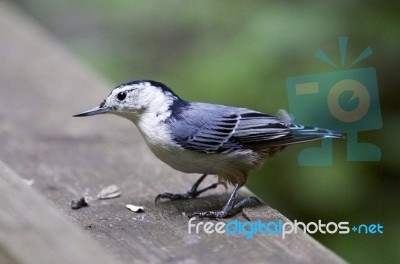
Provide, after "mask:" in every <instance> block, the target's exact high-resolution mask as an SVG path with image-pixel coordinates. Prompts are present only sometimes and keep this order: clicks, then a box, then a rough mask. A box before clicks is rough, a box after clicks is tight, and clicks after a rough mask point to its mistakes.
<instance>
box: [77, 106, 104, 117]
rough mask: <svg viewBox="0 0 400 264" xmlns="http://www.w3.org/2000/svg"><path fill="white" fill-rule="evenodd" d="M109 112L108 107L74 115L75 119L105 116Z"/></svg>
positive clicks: (97, 107)
mask: <svg viewBox="0 0 400 264" xmlns="http://www.w3.org/2000/svg"><path fill="white" fill-rule="evenodd" d="M107 112H108V108H107V107H101V106H96V107H94V108H92V109H89V110H87V111H84V112H82V113H79V114H76V115H73V117H79V116H92V115H99V114H105V113H107Z"/></svg>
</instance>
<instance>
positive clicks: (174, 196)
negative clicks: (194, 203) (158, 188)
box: [154, 174, 227, 203]
mask: <svg viewBox="0 0 400 264" xmlns="http://www.w3.org/2000/svg"><path fill="white" fill-rule="evenodd" d="M206 176H207V174H203V175H202V176H201V177H200V178H199V179H198V180H197V181H196V182H195V183H194V184H193V186H192V187H191V188H190V190H189V191H187V192H186V193H168V192H166V193H160V194H159V195H157V197H156V198H155V199H154V202H155V203H157V202H158V201H159V200H160V199H170V200H171V201H175V200H186V199H189V198H196V197H197V196H199V195H200V194H202V193H203V192H205V191H208V190H210V189H215V188H217V187H218V185H220V184H223V185H224V186H225V188H227V185H226V183H225V182H217V183H214V184H211V185H210V186H207V187H205V188H204V189H201V190H197V188H198V187H199V185H200V183H201V182H202V181H203V180H204V179H205V178H206Z"/></svg>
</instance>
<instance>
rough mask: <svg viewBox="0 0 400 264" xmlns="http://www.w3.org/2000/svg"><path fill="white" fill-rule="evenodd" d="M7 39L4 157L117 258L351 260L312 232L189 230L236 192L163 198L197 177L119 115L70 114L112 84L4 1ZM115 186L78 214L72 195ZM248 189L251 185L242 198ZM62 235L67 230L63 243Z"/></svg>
mask: <svg viewBox="0 0 400 264" xmlns="http://www.w3.org/2000/svg"><path fill="white" fill-rule="evenodd" d="M5 36H6V37H5ZM0 38H1V45H0V57H1V58H2V60H1V62H0V84H1V86H0V105H1V106H2V111H0V122H1V124H2V125H1V127H0V144H1V148H0V159H1V160H3V161H4V162H5V163H6V164H7V165H8V166H10V167H11V168H12V169H13V170H14V171H16V172H17V173H18V174H19V175H21V177H23V178H26V179H34V180H35V184H34V185H33V188H35V189H36V190H37V191H38V192H40V193H41V194H42V195H44V196H45V197H46V198H47V199H48V200H50V201H52V202H53V203H54V204H55V206H56V207H58V208H59V209H60V211H61V212H63V213H64V214H65V215H68V216H69V217H70V218H71V219H73V221H75V222H76V223H78V224H79V225H80V226H81V227H82V229H83V230H84V231H85V232H86V233H88V234H90V235H91V236H92V237H93V239H95V240H96V241H97V242H99V243H100V244H101V245H102V246H104V247H105V248H107V249H108V250H109V251H110V252H111V253H112V255H113V256H115V257H117V258H118V259H119V260H121V261H123V262H125V263H143V262H150V263H164V262H174V263H175V262H184V263H200V262H201V263H209V262H220V263H238V262H246V263H247V262H253V263H261V262H264V263H276V262H295V263H310V262H312V263H342V262H343V260H341V259H340V258H339V257H337V256H336V255H335V254H334V253H332V252H331V251H329V250H328V249H326V248H324V247H323V246H322V245H321V244H319V243H318V242H317V241H315V240H314V239H312V238H311V237H309V236H308V235H304V234H297V235H291V236H289V237H288V238H286V239H282V238H281V237H280V236H275V235H256V236H254V237H252V238H251V239H246V238H245V237H244V236H243V235H238V236H233V235H229V234H223V235H219V234H216V233H214V234H205V233H204V232H203V233H200V234H189V233H188V218H187V216H186V215H187V214H190V213H193V212H197V211H202V210H213V209H219V208H220V207H221V206H223V204H224V203H225V201H226V199H227V198H228V196H229V192H226V191H225V190H224V188H222V187H221V188H218V189H217V190H215V191H212V192H210V193H209V194H207V195H204V196H202V197H199V198H198V199H195V200H189V201H177V202H161V203H159V204H157V205H155V204H154V198H155V196H156V195H157V194H158V193H160V192H165V191H171V192H183V191H185V190H186V189H187V188H188V187H189V186H190V185H191V184H192V183H193V182H194V181H195V180H196V178H197V177H198V175H186V174H182V173H179V172H176V171H174V170H172V169H171V168H169V167H168V166H166V165H165V164H163V163H161V162H160V161H159V160H157V159H156V158H155V157H154V156H153V155H152V154H151V153H150V152H149V150H148V148H147V146H146V145H145V143H144V141H143V139H142V138H141V136H140V134H139V133H138V131H137V129H136V128H134V126H133V125H132V124H130V123H129V122H127V121H126V120H123V119H121V118H117V117H112V116H98V117H93V118H79V119H77V118H72V117H71V116H72V114H75V113H77V112H79V111H80V110H85V109H86V108H88V107H91V106H95V105H97V104H98V103H100V102H101V100H102V99H104V97H105V96H106V95H107V94H108V90H109V89H111V87H112V86H111V85H109V84H107V82H105V81H104V80H102V79H101V77H99V76H97V75H96V74H94V73H93V72H91V71H90V70H88V69H87V68H86V67H85V66H83V65H82V64H81V63H80V62H79V61H78V60H77V59H75V58H74V57H73V56H72V55H71V54H70V53H69V52H68V51H66V50H65V49H64V48H63V47H62V46H61V45H59V44H58V43H57V42H56V41H54V40H53V39H52V38H51V37H49V36H48V35H47V34H46V33H45V32H43V31H42V30H41V29H40V28H39V27H37V26H36V25H35V24H34V23H32V21H29V20H27V19H26V18H24V17H23V16H22V15H21V14H20V13H19V12H17V11H16V10H15V9H14V8H13V7H12V6H11V5H7V4H5V3H4V2H2V3H0ZM212 181H215V179H212V178H211V177H210V179H208V182H209V183H210V182H212ZM109 184H117V185H118V186H119V187H120V188H121V190H122V196H121V197H119V198H116V199H110V200H102V201H99V200H96V201H93V202H92V203H91V204H90V206H89V207H88V208H83V209H80V210H77V211H72V210H71V209H70V201H71V199H76V198H79V197H80V196H81V195H82V194H83V193H87V194H90V195H92V196H95V195H96V194H97V192H98V191H100V189H101V188H103V187H105V186H107V185H109ZM12 195H15V196H18V193H13V194H12ZM19 195H21V194H19ZM248 195H250V192H249V191H248V190H247V189H245V188H244V189H243V190H242V191H241V197H244V196H248ZM127 203H130V204H135V205H142V206H144V207H145V212H144V213H141V214H137V213H133V212H131V211H129V210H127V209H126V208H125V204H127ZM0 210H1V208H0ZM246 214H247V215H248V216H249V217H251V219H254V220H258V219H260V220H262V221H263V222H266V221H278V220H283V221H288V220H287V219H286V218H285V217H284V216H282V215H281V214H280V213H279V212H277V211H276V210H274V209H272V208H270V207H269V206H267V205H263V206H260V207H256V208H250V209H247V210H246ZM2 217H5V216H2ZM61 218H62V217H61ZM235 219H239V220H240V221H245V219H243V218H242V217H241V216H240V215H238V216H237V217H234V218H231V219H228V220H223V221H224V222H228V221H232V220H235ZM38 220H39V219H38ZM56 233H58V231H57V232H56ZM19 234H20V233H16V234H15V236H16V237H17V238H18V236H19ZM10 235H12V234H10ZM37 235H38V236H40V235H41V234H37ZM63 235H64V233H63V232H62V231H60V235H59V237H60V241H61V242H62V241H63V240H62V237H63ZM61 242H60V243H61ZM1 243H2V244H1V245H0V246H2V247H3V243H6V245H8V246H12V244H8V242H7V241H1ZM82 250H86V249H85V247H82ZM0 251H1V250H0ZM43 254H45V253H43ZM27 255H29V254H28V253H27Z"/></svg>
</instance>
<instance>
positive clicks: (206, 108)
mask: <svg viewBox="0 0 400 264" xmlns="http://www.w3.org/2000/svg"><path fill="white" fill-rule="evenodd" d="M104 113H110V114H115V115H118V116H122V117H125V118H127V119H129V120H131V121H132V122H133V123H134V124H135V125H136V126H137V127H138V129H139V131H140V132H141V134H142V135H143V137H144V139H145V141H146V143H147V145H148V146H149V148H150V150H151V151H152V152H153V153H154V154H155V155H156V156H157V157H158V158H159V159H160V160H162V161H163V162H165V163H166V164H168V165H169V166H171V167H172V168H174V169H176V170H179V171H182V172H185V173H200V174H203V175H202V176H201V178H200V179H199V180H198V181H197V182H196V183H195V184H194V185H193V186H192V188H191V189H190V190H189V191H188V192H187V193H184V194H173V193H163V194H159V195H158V196H157V197H156V202H157V200H159V199H161V198H167V199H172V200H177V199H186V198H195V197H196V196H198V195H199V194H200V193H202V192H204V191H206V190H209V189H212V188H215V187H216V186H217V185H218V183H221V182H223V183H225V182H228V183H230V184H232V185H234V190H233V192H232V194H231V196H230V198H229V200H228V202H227V204H226V205H225V206H224V207H223V209H222V210H221V211H206V212H202V213H197V214H194V215H197V216H199V217H209V218H225V217H228V216H231V215H234V214H236V213H238V212H240V211H241V210H242V209H243V207H245V206H247V205H249V203H252V202H254V201H258V200H257V199H256V198H255V197H248V198H245V199H244V200H242V201H241V202H239V203H237V204H235V199H236V196H237V194H238V190H239V188H240V187H241V186H243V185H244V184H245V183H246V179H247V176H248V172H249V171H250V170H252V169H254V168H257V167H259V166H260V165H261V164H262V163H263V161H264V160H265V159H266V158H267V157H270V156H272V155H274V154H276V153H277V152H279V151H281V150H282V149H283V148H285V147H286V146H287V145H291V144H295V143H300V142H308V141H313V140H318V139H323V138H343V134H342V133H339V132H336V131H331V130H327V129H320V128H315V127H304V126H300V125H295V124H292V123H291V120H290V117H289V115H288V114H287V112H285V111H280V115H281V116H280V117H279V118H276V117H274V116H270V115H266V114H263V113H260V112H257V111H253V110H250V109H246V108H237V107H230V106H223V105H216V104H208V103H195V102H188V101H185V100H182V99H181V98H179V97H178V96H177V95H176V94H175V93H174V92H173V91H172V90H171V89H169V88H168V87H167V86H165V85H164V84H162V83H159V82H155V81H148V80H141V81H133V82H129V83H125V84H121V85H119V86H117V87H116V88H115V89H114V90H112V92H111V93H110V95H109V96H108V97H107V98H106V99H105V100H104V101H103V102H102V103H101V104H100V105H99V106H97V107H95V108H93V109H90V110H88V111H85V112H82V113H80V114H77V115H74V116H91V115H97V114H104ZM209 174H211V175H217V176H218V178H219V182H218V183H216V184H212V185H211V186H208V187H206V188H204V189H202V190H198V186H199V184H200V183H201V182H202V181H203V180H204V178H205V177H206V175H209Z"/></svg>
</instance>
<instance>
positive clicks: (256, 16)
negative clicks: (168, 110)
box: [16, 0, 400, 263]
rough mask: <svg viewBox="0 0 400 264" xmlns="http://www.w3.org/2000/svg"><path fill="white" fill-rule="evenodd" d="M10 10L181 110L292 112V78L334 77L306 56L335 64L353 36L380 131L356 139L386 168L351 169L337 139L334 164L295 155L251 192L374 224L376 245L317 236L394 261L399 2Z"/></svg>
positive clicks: (290, 209)
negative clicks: (217, 107)
mask: <svg viewBox="0 0 400 264" xmlns="http://www.w3.org/2000/svg"><path fill="white" fill-rule="evenodd" d="M16 3H18V5H19V6H20V7H21V9H23V10H24V11H25V12H26V13H28V14H29V15H30V16H32V17H33V18H34V19H35V20H36V21H37V22H38V23H40V24H42V26H43V27H45V28H46V29H47V30H48V31H49V32H51V33H52V35H54V36H55V37H56V38H58V40H59V42H61V43H63V44H64V45H66V46H67V47H69V49H71V50H72V51H73V52H74V53H75V54H76V55H78V56H79V57H80V58H82V60H84V61H85V62H86V63H87V64H88V65H89V66H90V67H92V68H94V69H95V70H96V71H98V72H99V73H100V74H102V75H104V76H105V77H107V78H109V79H110V80H111V81H112V82H113V83H114V84H115V85H117V84H119V83H123V82H127V81H131V80H135V79H153V80H158V81H161V82H163V83H165V84H167V85H168V86H169V87H171V88H172V89H173V90H174V91H175V92H176V93H177V94H179V95H180V96H181V97H183V98H184V99H187V100H192V101H206V102H212V103H219V104H227V105H234V106H241V107H248V108H252V109H255V110H259V111H262V112H266V113H270V114H275V113H276V112H277V110H278V109H279V108H286V109H288V95H287V92H286V84H285V81H286V79H287V78H288V77H290V76H297V75H303V74H312V73H321V72H330V71H334V70H335V69H333V68H332V67H331V66H329V65H327V64H325V63H323V62H321V61H319V60H317V59H316V58H315V57H314V53H315V51H316V50H317V49H318V48H321V49H322V50H324V51H325V52H326V53H327V54H328V55H329V57H331V58H332V59H333V60H334V61H336V62H339V60H340V56H339V48H338V37H340V36H347V37H348V38H349V43H348V51H347V57H348V58H351V59H354V58H356V57H357V56H358V55H359V54H360V53H361V52H362V51H363V50H364V49H365V48H366V47H368V46H370V47H371V48H372V49H373V51H374V54H373V56H371V57H369V58H367V59H365V60H364V61H362V62H361V63H359V64H357V65H356V66H354V67H353V68H358V67H375V68H376V71H377V78H378V86H379V96H380V103H381V111H382V117H383V128H382V129H381V130H376V131H366V132H361V133H359V140H360V141H364V142H370V143H374V144H376V145H378V146H379V147H380V148H381V150H382V160H381V161H379V162H348V161H346V142H345V141H335V143H334V149H333V153H334V160H333V166H328V167H301V166H299V165H298V163H297V155H298V153H299V151H300V150H302V149H304V148H305V147H310V146H311V147H312V146H318V144H319V143H310V144H308V145H301V146H294V147H291V148H288V149H286V150H284V151H283V153H281V154H280V155H278V156H276V157H274V158H272V159H270V160H268V161H267V162H266V165H265V166H264V167H263V169H261V170H259V171H255V172H253V173H252V174H251V176H250V178H249V181H248V184H247V186H248V187H249V188H250V189H251V190H252V191H254V192H255V193H256V194H257V195H258V196H260V197H261V198H262V199H264V201H265V202H266V203H267V204H268V205H270V206H271V207H273V208H276V209H278V210H279V211H280V212H282V213H283V214H285V215H286V216H288V217H289V218H290V219H291V220H294V219H297V220H298V221H302V222H310V221H318V220H319V219H321V220H322V221H323V222H325V223H328V222H331V221H336V222H339V221H349V222H350V224H353V225H356V224H362V223H365V224H373V223H380V224H382V225H383V226H384V234H383V235H371V234H369V235H367V234H364V235H354V234H349V235H339V234H334V235H329V234H328V235H322V234H316V235H314V237H315V238H316V239H317V240H319V241H320V242H321V243H323V244H324V245H326V246H327V247H328V248H330V249H331V250H333V251H334V252H336V253H337V254H339V255H340V256H342V257H343V258H344V259H346V260H348V261H350V262H352V263H384V262H386V263H392V262H400V239H399V238H398V237H399V235H400V228H399V226H398V225H397V224H398V223H400V209H399V201H400V191H399V190H400V178H399V176H400V165H399V161H398V153H399V151H398V150H399V149H400V141H399V140H398V139H397V138H396V135H398V134H397V133H398V132H400V118H399V114H400V111H399V104H398V98H399V96H400V89H399V87H398V83H399V82H400V67H399V66H400V62H399V59H400V55H399V54H400V52H399V47H400V5H399V4H398V3H397V2H396V1H387V2H383V1H379V2H378V1H361V0H359V1H318V2H316V1H315V2H314V1H172V0H171V1H170V0H169V1H132V0H119V1H109V0H97V1H87V0H83V1H62V0H36V1H31V0H17V1H16ZM339 64H340V63H339ZM60 70H62V69H60ZM111 88H112V87H110V89H111ZM82 89H83V87H82ZM104 94H107V91H105V92H104ZM316 111H318V110H317V109H316ZM254 250H257V249H254ZM249 254H251V252H249Z"/></svg>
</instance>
